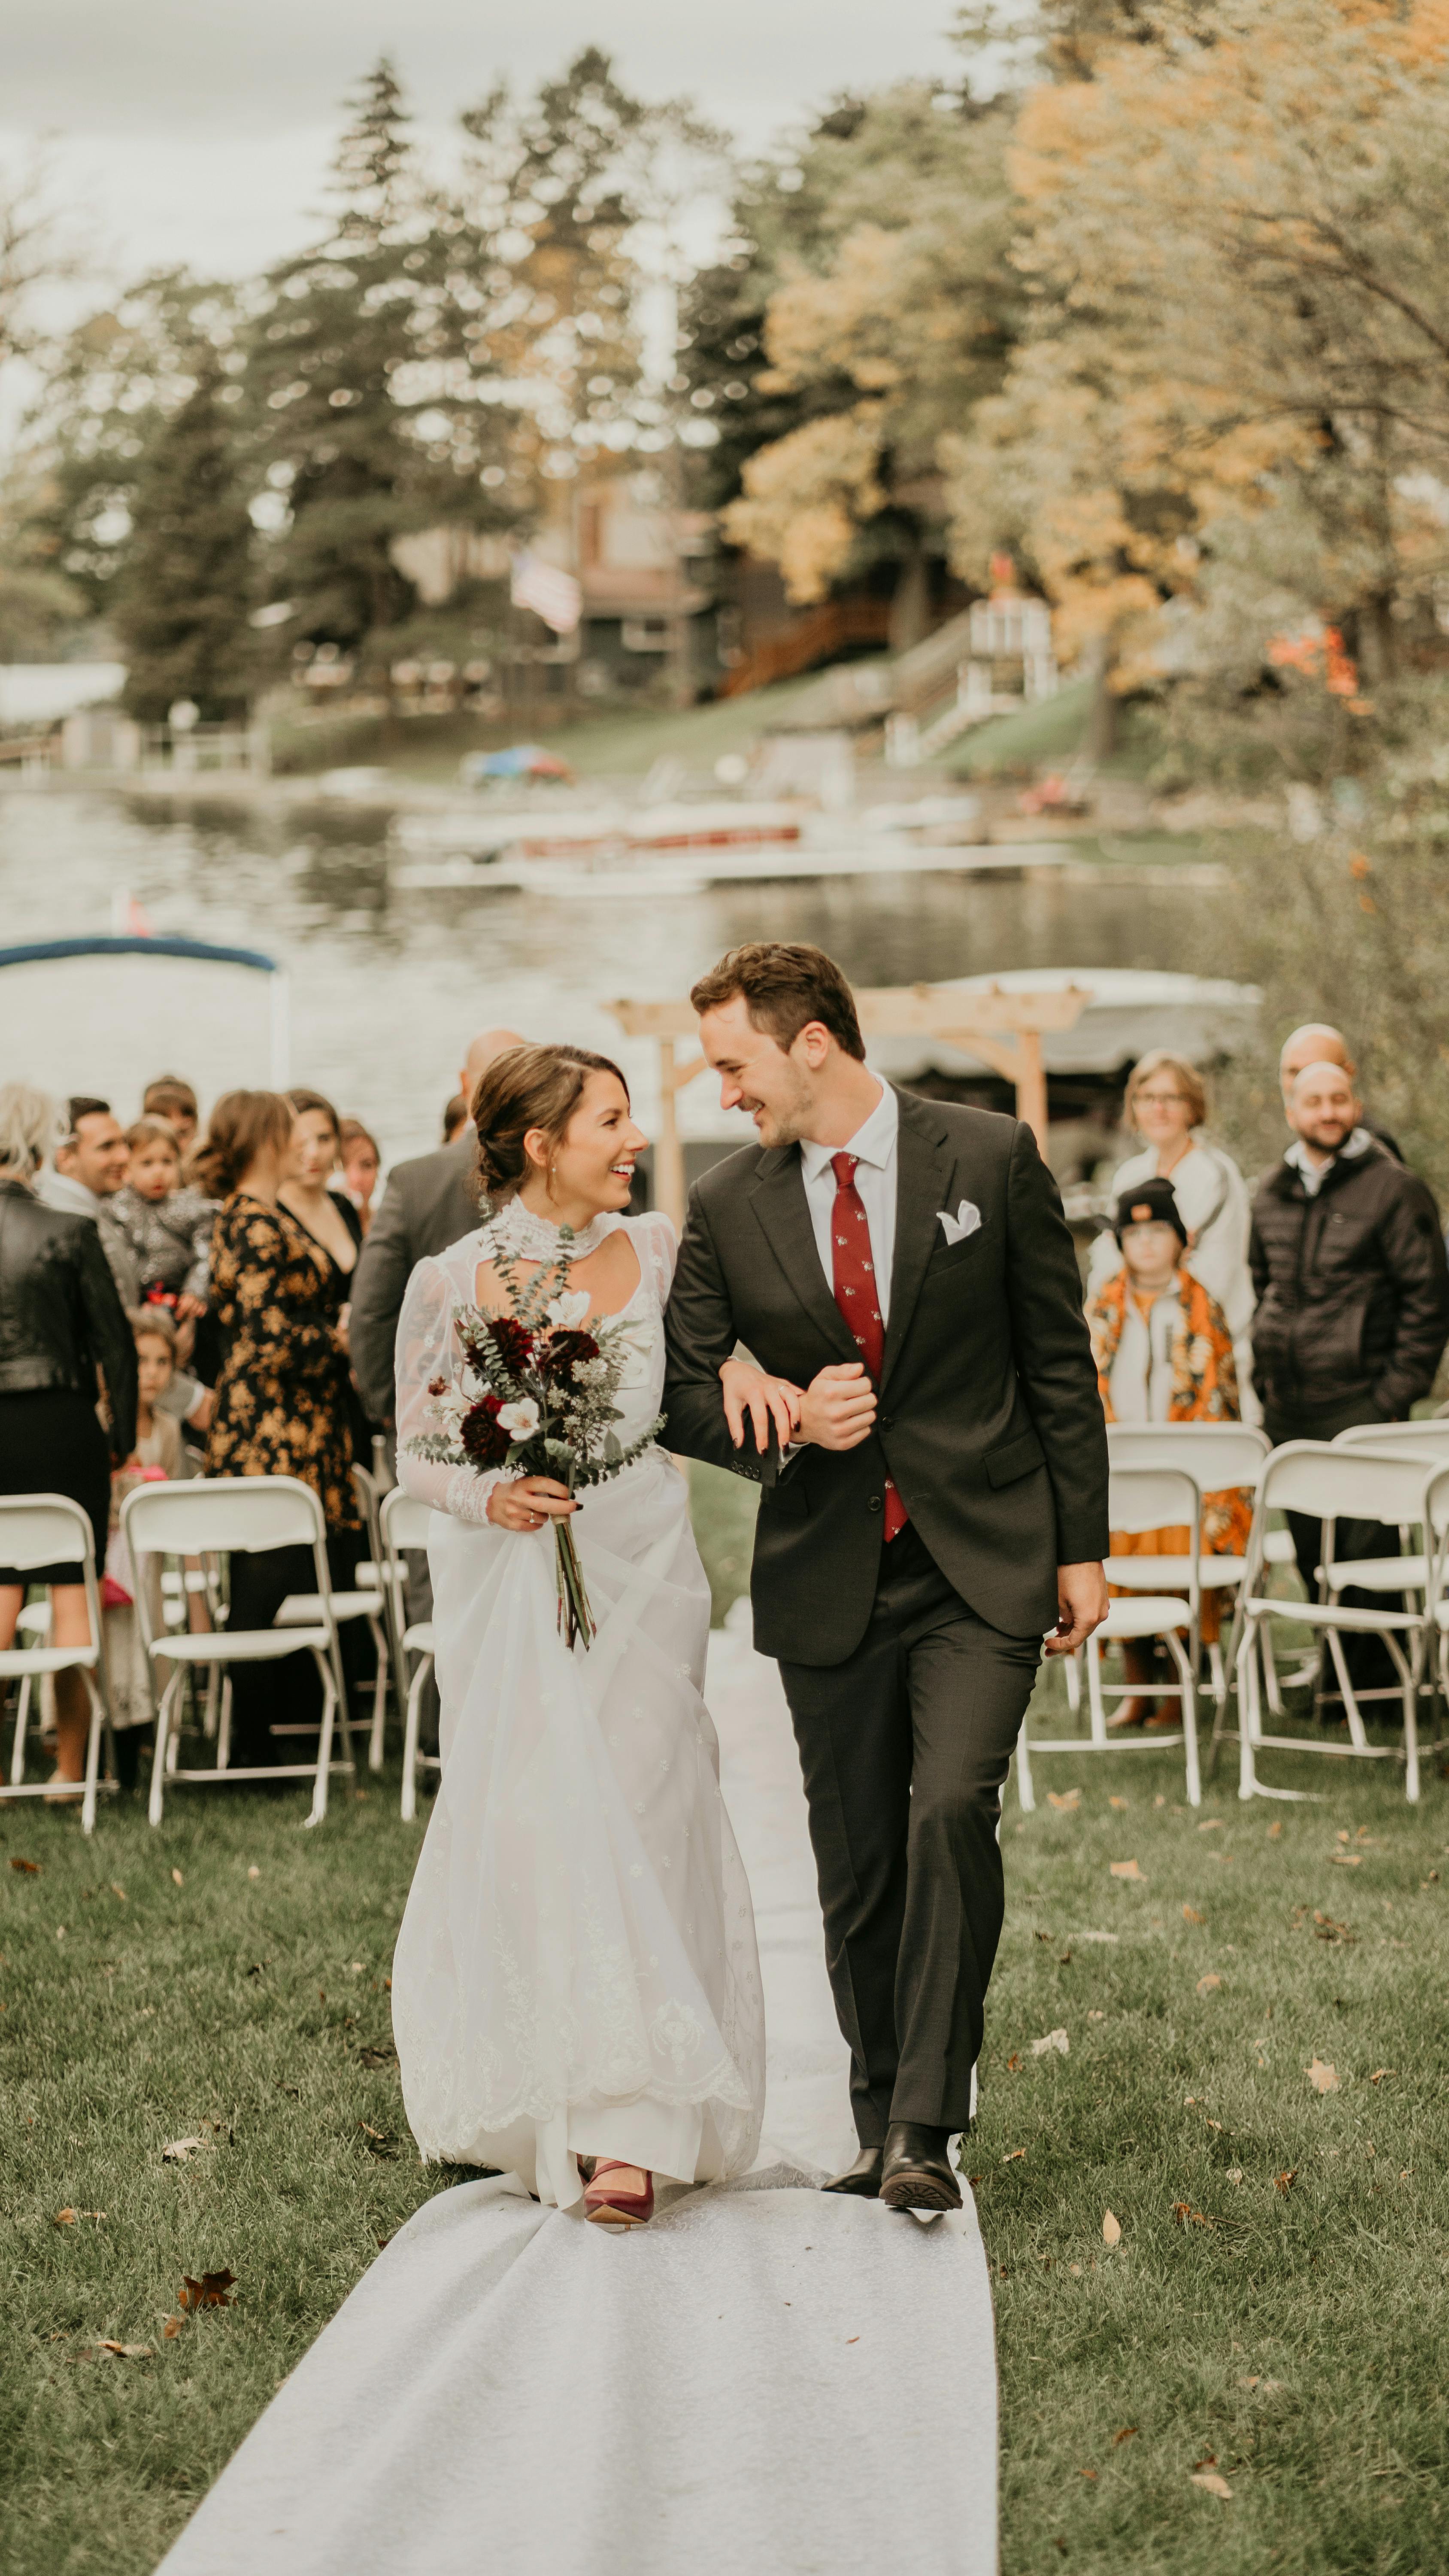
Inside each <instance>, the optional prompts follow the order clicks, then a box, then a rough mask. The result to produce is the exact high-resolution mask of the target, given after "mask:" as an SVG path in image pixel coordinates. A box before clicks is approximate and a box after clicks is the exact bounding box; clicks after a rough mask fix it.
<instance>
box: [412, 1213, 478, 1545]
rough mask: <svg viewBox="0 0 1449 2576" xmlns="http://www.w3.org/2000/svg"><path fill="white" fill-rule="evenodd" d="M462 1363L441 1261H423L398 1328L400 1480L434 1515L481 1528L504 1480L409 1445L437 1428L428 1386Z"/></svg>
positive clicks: (455, 1371)
mask: <svg viewBox="0 0 1449 2576" xmlns="http://www.w3.org/2000/svg"><path fill="white" fill-rule="evenodd" d="M462 1365H463V1354H462V1351H461V1349H460V1348H459V1344H458V1336H457V1334H456V1332H455V1331H454V1329H453V1292H452V1290H451V1288H450V1287H449V1285H448V1277H447V1273H446V1271H445V1270H444V1268H443V1265H442V1263H441V1262H440V1261H420V1262H419V1263H418V1266H417V1268H416V1270H415V1271H414V1272H413V1274H412V1277H411V1279H410V1280H409V1281H408V1286H407V1294H406V1295H405V1297H404V1298H403V1304H402V1313H401V1314H400V1315H399V1317H398V1326H397V1355H396V1371H397V1473H398V1482H399V1484H400V1485H401V1486H402V1487H403V1488H404V1490H405V1491H406V1492H407V1493H409V1494H412V1495H414V1496H415V1498H416V1499H417V1501H418V1502H420V1503H427V1504H429V1505H430V1506H431V1508H432V1509H433V1510H434V1511H435V1512H451V1514H452V1516H453V1518H454V1520H458V1521H467V1522H469V1523H471V1524H472V1525H473V1526H474V1527H475V1528H477V1527H481V1526H482V1525H483V1524H484V1523H485V1522H486V1521H487V1518H488V1497H489V1495H490V1494H491V1493H492V1491H493V1488H494V1486H495V1485H498V1484H501V1483H502V1482H503V1478H502V1476H501V1475H500V1474H495V1475H487V1476H480V1475H479V1474H478V1473H477V1472H476V1471H475V1469H473V1468H472V1467H453V1466H449V1465H448V1463H447V1461H446V1460H442V1459H432V1458H419V1457H417V1456H415V1455H413V1454H412V1453H411V1452H410V1451H409V1448H408V1443H409V1441H411V1440H415V1439H417V1438H418V1437H419V1435H420V1434H422V1433H424V1432H429V1431H435V1430H436V1429H437V1425H436V1423H435V1422H434V1421H433V1420H432V1419H431V1417H430V1415H429V1411H428V1403H429V1397H428V1387H429V1384H430V1382H431V1381H432V1379H434V1378H437V1377H447V1378H452V1377H456V1376H457V1375H458V1373H459V1371H460V1370H461V1368H462Z"/></svg>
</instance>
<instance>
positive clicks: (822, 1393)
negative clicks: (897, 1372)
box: [795, 1360, 875, 1449]
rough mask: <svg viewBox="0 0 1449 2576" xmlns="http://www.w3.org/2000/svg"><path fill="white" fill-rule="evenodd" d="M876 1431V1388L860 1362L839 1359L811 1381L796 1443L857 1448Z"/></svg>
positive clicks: (822, 1446) (827, 1447)
mask: <svg viewBox="0 0 1449 2576" xmlns="http://www.w3.org/2000/svg"><path fill="white" fill-rule="evenodd" d="M874 1428H875V1388H874V1387H873V1386H872V1385H871V1382H870V1379H869V1378H868V1377H867V1376H866V1373H865V1370H864V1368H863V1367H862V1365H861V1363H860V1361H859V1360H841V1361H838V1362H836V1363H835V1364H834V1365H833V1366H832V1367H830V1368H823V1369H822V1370H821V1372H820V1375H819V1376H818V1377H814V1378H812V1379H811V1381H810V1384H809V1385H808V1386H807V1388H806V1389H805V1393H804V1395H803V1397H802V1398H801V1403H800V1423H799V1428H798V1429H797V1431H796V1434H795V1437H796V1439H797V1440H812V1441H813V1442H814V1444H815V1446H816V1448H817V1449H858V1448H859V1447H860V1444H861V1442H862V1440H868V1439H869V1438H870V1435H871V1432H872V1431H873V1430H874Z"/></svg>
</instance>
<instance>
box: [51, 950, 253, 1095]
mask: <svg viewBox="0 0 1449 2576" xmlns="http://www.w3.org/2000/svg"><path fill="white" fill-rule="evenodd" d="M0 971H3V972H4V973H5V983H4V986H3V988H0V992H3V1000H0V1078H4V1079H7V1080H9V1079H24V1080H25V1081H28V1082H37V1083H40V1084H41V1085H43V1086H44V1088H46V1089H47V1090H50V1091H55V1092H59V1093H67V1092H76V1091H86V1090H94V1091H97V1092H102V1093H105V1094H107V1095H109V1093H110V1092H111V1090H112V1089H114V1090H115V1091H116V1092H117V1093H118V1094H119V1095H120V1096H122V1097H124V1096H125V1094H126V1093H127V1091H128V1090H132V1089H134V1090H135V1091H137V1092H139V1091H140V1089H141V1088H142V1086H143V1085H144V1084H145V1083H146V1082H147V1081H148V1080H150V1079H152V1078H153V1077H154V1076H155V1075H156V1074H157V1073H159V1072H160V1071H161V1069H162V1066H163V1065H166V1066H173V1067H175V1068H176V1069H177V1070H184V1071H185V1073H186V1075H187V1078H188V1079H189V1080H191V1081H193V1082H195V1083H196V1084H197V1087H198V1088H199V1089H200V1090H203V1091H205V1092H207V1093H209V1094H210V1095H211V1096H213V1097H214V1096H215V1094H216V1093H217V1092H218V1091H222V1090H226V1089H228V1088H230V1087H232V1086H238V1087H251V1086H254V1085H256V1084H257V1083H259V1082H262V1081H267V1082H270V1084H271V1085H272V1087H273V1088H274V1089H275V1090H283V1089H285V1087H286V1084H287V1082H288V1080H289V1078H290V1077H289V1063H288V1058H289V1051H290V1006H289V993H288V984H287V976H286V972H285V969H284V968H283V967H282V966H281V965H279V963H278V961H277V960H276V958H275V957H268V956H265V955H264V954H263V952H262V951H261V950H260V949H258V948H229V947H220V946H218V945H216V944H215V943H214V942H212V941H210V940H205V939H179V938H169V937H166V936H162V935H158V936H154V937H153V936H149V935H142V934H140V933H127V934H121V935H117V934H112V935H110V936H106V937H96V938H79V939H40V940H31V941H28V942H26V944H25V945H24V946H22V947H16V948H0ZM259 979H265V980H264V982H261V983H260V984H259ZM258 1000H260V1001H261V1002H262V1004H263V1009H262V1011H260V1012H259V1011H258V1010H257V1008H256V1003H257V1001H258Z"/></svg>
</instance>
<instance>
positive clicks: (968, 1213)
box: [938, 1199, 981, 1243]
mask: <svg viewBox="0 0 1449 2576" xmlns="http://www.w3.org/2000/svg"><path fill="white" fill-rule="evenodd" d="M938 1220H939V1223H940V1227H941V1232H942V1233H943V1234H944V1236H945V1238H946V1241H947V1242H948V1243H964V1242H965V1240H966V1237H967V1235H968V1234H976V1233H978V1232H979V1231H980V1227H981V1210H980V1209H979V1207H978V1206H977V1205H976V1202H975V1200H974V1199H963V1200H962V1201H961V1204H960V1206H959V1207H958V1209H957V1210H956V1213H955V1215H954V1216H952V1214H951V1212H950V1210H949V1209H948V1208H941V1209H940V1210H938Z"/></svg>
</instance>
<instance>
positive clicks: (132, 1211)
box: [107, 1118, 216, 1359]
mask: <svg viewBox="0 0 1449 2576" xmlns="http://www.w3.org/2000/svg"><path fill="white" fill-rule="evenodd" d="M126 1143H127V1145H128V1146H129V1147H130V1150H131V1163H130V1170H129V1173H128V1175H127V1179H126V1185H125V1187H124V1189H120V1190H117V1192H116V1194H115V1196H114V1198H113V1199H112V1200H111V1201H110V1204H109V1207H108V1209H107V1218H108V1221H109V1222H110V1223H111V1224H112V1225H114V1226H115V1227H116V1228H117V1229H118V1230H119V1231H120V1232H121V1233H122V1234H123V1235H124V1236H125V1239H126V1241H127V1243H128V1244H129V1245H130V1248H131V1250H132V1252H133V1253H134V1255H135V1258H136V1263H137V1266H138V1269H139V1273H140V1280H141V1293H142V1296H143V1297H145V1298H147V1299H148V1300H152V1299H154V1300H155V1301H157V1302H158V1303H164V1304H165V1305H167V1306H169V1307H170V1308H171V1310H172V1312H173V1313H174V1315H175V1317H176V1320H177V1322H178V1324H182V1325H185V1324H187V1323H188V1322H194V1319H195V1318H196V1317H197V1316H198V1315H204V1314H205V1312H206V1304H207V1288H208V1282H207V1265H208V1262H209V1260H210V1255H211V1229H212V1224H213V1222H214V1220H215V1216H216V1203H215V1201H214V1200H212V1199H209V1198H206V1197H205V1196H203V1194H202V1192H201V1191H200V1190H198V1189H193V1188H184V1187H183V1186H182V1180H181V1149H180V1146H179V1145H178V1143H177V1141H176V1130H175V1128H174V1127H173V1126H172V1124H171V1122H170V1120H169V1119H168V1118H138V1119H137V1121H136V1124H135V1126H134V1127H131V1128H128V1130H127V1132H126ZM190 1344H191V1335H190V1333H189V1332H188V1333H184V1334H183V1336H182V1340H181V1343H180V1345H179V1346H178V1348H179V1356H180V1357H181V1358H182V1359H185V1358H187V1357H188V1356H189V1352H190Z"/></svg>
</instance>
